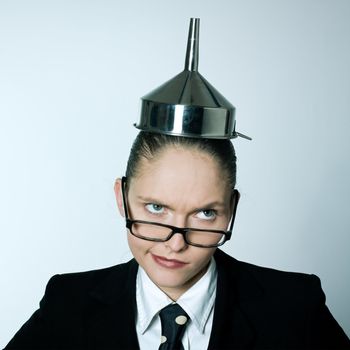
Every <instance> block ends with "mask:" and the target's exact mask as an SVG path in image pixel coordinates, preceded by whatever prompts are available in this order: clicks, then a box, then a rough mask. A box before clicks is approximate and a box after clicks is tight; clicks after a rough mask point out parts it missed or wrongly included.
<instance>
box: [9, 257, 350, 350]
mask: <svg viewBox="0 0 350 350" xmlns="http://www.w3.org/2000/svg"><path fill="white" fill-rule="evenodd" d="M215 260H216V263H217V268H218V286H217V295H216V301H215V311H214V319H213V327H212V332H211V336H210V341H209V349H212V350H213V349H229V350H233V349H283V350H285V349H298V350H299V349H317V350H320V349H350V341H349V339H348V338H347V336H346V335H345V333H344V332H343V330H342V329H341V327H340V326H339V325H338V324H337V322H336V321H335V320H334V318H333V317H332V315H331V314H330V312H329V310H328V309H327V307H326V306H325V296H324V294H323V292H322V290H321V286H320V281H319V279H318V278H317V277H316V276H313V275H305V274H297V273H287V272H281V271H276V270H272V269H267V268H262V267H258V266H254V265H251V264H247V263H243V262H240V261H237V260H235V259H233V258H232V257H230V256H228V255H226V254H225V253H223V252H222V251H220V250H217V252H216V253H215ZM137 269H138V265H137V263H136V261H135V260H131V261H129V262H128V263H125V264H121V265H117V266H114V267H110V268H107V269H103V270H95V271H89V272H83V273H75V274H66V275H57V276H54V277H52V278H51V280H50V281H49V283H48V285H47V287H46V292H45V295H44V297H43V299H42V300H41V302H40V309H39V310H37V311H36V312H35V313H34V314H33V316H32V317H31V318H30V319H29V320H28V321H27V322H26V323H25V324H24V325H23V327H22V328H21V329H20V330H19V331H18V333H17V334H16V335H15V337H14V338H13V339H12V340H11V341H10V343H9V344H8V345H7V347H6V349H8V350H9V349H46V350H48V349H62V350H66V349H75V350H78V349H84V350H88V349H96V350H97V349H98V350H102V349H138V348H139V346H138V341H137V335H136V329H135V315H136V301H135V289H136V288H135V285H136V274H137ZM150 350H152V349H150Z"/></svg>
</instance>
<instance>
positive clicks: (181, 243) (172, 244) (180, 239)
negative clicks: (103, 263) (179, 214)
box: [165, 233, 187, 252]
mask: <svg viewBox="0 0 350 350" xmlns="http://www.w3.org/2000/svg"><path fill="white" fill-rule="evenodd" d="M165 245H166V246H167V247H169V248H170V249H171V250H172V251H174V252H180V251H182V250H184V249H186V248H187V243H186V242H185V239H184V236H183V235H182V234H181V233H175V234H174V235H173V236H172V237H171V238H170V239H169V240H168V241H166V242H165Z"/></svg>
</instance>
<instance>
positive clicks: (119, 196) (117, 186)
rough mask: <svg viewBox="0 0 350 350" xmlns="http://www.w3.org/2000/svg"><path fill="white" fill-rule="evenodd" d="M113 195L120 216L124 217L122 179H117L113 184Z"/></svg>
mask: <svg viewBox="0 0 350 350" xmlns="http://www.w3.org/2000/svg"><path fill="white" fill-rule="evenodd" d="M114 193H115V198H116V200H117V206H118V209H119V213H120V215H121V216H123V217H125V211H124V205H123V193H122V179H121V178H118V179H117V180H115V183H114Z"/></svg>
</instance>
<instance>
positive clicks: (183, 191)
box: [130, 147, 228, 202]
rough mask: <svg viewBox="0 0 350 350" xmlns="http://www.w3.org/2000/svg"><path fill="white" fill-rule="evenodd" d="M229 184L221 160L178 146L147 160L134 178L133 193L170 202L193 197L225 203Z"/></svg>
mask: <svg viewBox="0 0 350 350" xmlns="http://www.w3.org/2000/svg"><path fill="white" fill-rule="evenodd" d="M227 186H228V184H227V180H226V177H223V176H222V173H221V171H220V168H219V165H218V162H217V161H216V160H214V159H213V158H212V157H211V156H210V155H208V154H206V153H204V152H200V151H196V150H186V149H180V148H174V147H172V148H169V149H167V150H164V151H162V153H161V154H160V155H158V157H157V158H155V159H152V160H147V159H143V161H142V165H141V166H140V168H139V171H138V174H137V176H136V177H134V178H133V179H131V181H130V191H132V192H133V195H135V196H139V197H140V196H141V197H145V198H155V199H158V200H160V199H164V200H166V201H172V200H174V201H175V199H176V200H178V201H183V200H185V199H186V200H187V201H188V200H189V198H192V199H193V202H196V201H198V202H203V201H216V202H222V201H224V200H225V199H226V194H227Z"/></svg>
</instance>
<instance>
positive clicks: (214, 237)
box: [121, 177, 239, 248]
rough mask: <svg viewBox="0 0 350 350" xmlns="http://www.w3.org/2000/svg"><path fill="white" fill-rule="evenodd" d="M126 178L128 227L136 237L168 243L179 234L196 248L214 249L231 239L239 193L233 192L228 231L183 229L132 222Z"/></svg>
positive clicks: (158, 224)
mask: <svg viewBox="0 0 350 350" xmlns="http://www.w3.org/2000/svg"><path fill="white" fill-rule="evenodd" d="M126 181H127V180H126V177H123V178H122V184H121V185H122V196H123V205H124V211H125V219H126V227H127V228H128V229H129V231H130V233H131V234H132V235H134V236H135V237H138V238H141V239H144V240H146V241H152V242H166V241H168V240H169V239H171V237H172V236H174V234H176V233H179V234H181V235H182V236H183V238H184V241H185V242H186V243H187V244H189V245H193V246H195V247H201V248H213V247H219V246H221V245H223V244H224V243H225V242H226V241H228V240H229V239H230V238H231V235H232V229H233V224H234V221H235V216H236V208H237V203H238V200H239V192H238V191H237V190H234V192H233V213H232V218H231V223H230V227H229V230H228V231H223V230H204V229H199V228H187V227H184V228H181V227H176V226H171V225H166V224H161V223H158V222H151V221H144V220H131V219H129V214H128V208H127V203H126V196H125V187H126Z"/></svg>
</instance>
